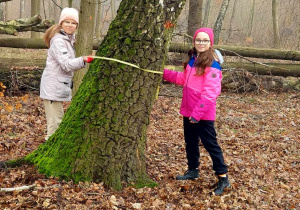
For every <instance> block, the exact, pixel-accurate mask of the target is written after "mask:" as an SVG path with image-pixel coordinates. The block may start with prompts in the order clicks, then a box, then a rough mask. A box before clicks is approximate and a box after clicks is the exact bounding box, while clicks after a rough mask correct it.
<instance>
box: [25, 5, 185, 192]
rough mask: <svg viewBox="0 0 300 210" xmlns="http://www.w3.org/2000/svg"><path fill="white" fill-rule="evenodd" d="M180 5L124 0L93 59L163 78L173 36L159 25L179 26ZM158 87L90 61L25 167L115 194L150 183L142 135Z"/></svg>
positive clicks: (139, 75) (153, 80) (153, 79)
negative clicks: (68, 101) (65, 107)
mask: <svg viewBox="0 0 300 210" xmlns="http://www.w3.org/2000/svg"><path fill="white" fill-rule="evenodd" d="M162 4H164V5H162ZM183 5H184V1H179V0H178V1H173V0H165V1H160V0H123V1H122V2H121V5H120V7H119V10H118V14H117V16H116V18H115V19H114V21H113V22H112V23H111V25H110V28H109V31H108V33H107V35H106V37H105V39H104V40H103V42H102V43H101V45H100V47H99V50H98V52H97V56H106V57H111V58H115V59H121V60H124V61H127V62H130V63H134V64H139V65H140V67H142V68H145V69H153V70H157V71H159V70H161V69H162V66H163V65H164V60H165V57H166V54H167V52H168V44H169V41H170V39H171V35H172V32H173V29H174V28H173V27H167V28H164V25H166V23H167V22H171V25H173V24H175V23H176V19H177V16H178V15H179V13H180V11H181V10H182V7H183ZM170 11H172V12H170ZM160 81H161V75H160V74H153V73H148V72H144V71H141V70H139V69H136V68H133V67H132V66H128V65H124V64H119V63H116V62H109V61H105V60H100V59H97V60H95V61H94V63H93V64H92V65H90V68H89V71H88V72H87V74H86V75H85V77H84V79H83V82H82V84H81V86H80V88H79V90H78V92H77V94H76V95H75V97H74V98H73V100H72V103H71V105H70V107H69V109H68V110H67V112H66V113H65V116H64V118H63V121H62V123H61V124H60V126H59V128H58V130H57V131H56V132H55V133H54V134H53V135H52V136H51V137H50V139H49V140H48V141H47V142H46V143H45V144H43V145H41V146H40V147H39V148H38V149H37V150H36V151H34V152H33V153H32V154H30V155H29V156H27V158H26V159H27V160H28V161H31V162H33V163H35V165H36V166H38V167H39V169H40V171H41V172H42V173H45V174H47V175H54V176H59V177H61V178H65V179H73V180H75V181H83V180H87V181H94V182H104V183H105V184H106V185H108V186H111V187H113V188H115V189H121V188H122V182H124V183H135V184H142V185H145V184H146V183H149V182H150V179H149V178H148V175H147V173H146V166H145V146H146V130H147V125H148V124H149V115H150V112H151V107H152V104H153V101H154V98H155V95H156V90H157V87H158V84H159V82H160Z"/></svg>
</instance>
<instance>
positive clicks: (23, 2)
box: [20, 0, 25, 19]
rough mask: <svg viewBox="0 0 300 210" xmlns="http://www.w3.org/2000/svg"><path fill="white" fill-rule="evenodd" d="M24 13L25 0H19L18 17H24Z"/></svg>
mask: <svg viewBox="0 0 300 210" xmlns="http://www.w3.org/2000/svg"><path fill="white" fill-rule="evenodd" d="M24 13H25V0H21V1H20V19H21V18H23V17H24Z"/></svg>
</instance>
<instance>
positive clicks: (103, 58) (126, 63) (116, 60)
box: [89, 56, 163, 74]
mask: <svg viewBox="0 0 300 210" xmlns="http://www.w3.org/2000/svg"><path fill="white" fill-rule="evenodd" d="M89 57H92V58H96V59H101V60H108V61H115V62H118V63H122V64H125V65H128V66H132V67H134V68H137V69H140V70H142V71H146V72H150V73H154V74H163V72H161V71H154V70H149V69H142V68H141V67H139V66H137V65H135V64H132V63H128V62H126V61H121V60H118V59H115V58H107V57H100V56H89Z"/></svg>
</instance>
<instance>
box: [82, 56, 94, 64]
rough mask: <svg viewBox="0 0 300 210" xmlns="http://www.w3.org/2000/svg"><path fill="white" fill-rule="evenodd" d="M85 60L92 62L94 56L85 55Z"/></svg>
mask: <svg viewBox="0 0 300 210" xmlns="http://www.w3.org/2000/svg"><path fill="white" fill-rule="evenodd" d="M83 60H84V62H87V63H91V62H93V60H94V58H92V57H91V55H90V56H83Z"/></svg>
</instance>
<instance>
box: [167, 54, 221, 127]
mask: <svg viewBox="0 0 300 210" xmlns="http://www.w3.org/2000/svg"><path fill="white" fill-rule="evenodd" d="M194 61H195V58H194V57H192V58H191V60H190V62H189V64H188V65H187V67H186V69H185V70H184V71H183V72H176V71H172V70H168V69H164V74H163V79H164V80H167V81H169V82H171V83H175V84H177V85H183V90H182V92H183V95H182V102H181V107H180V114H182V115H183V116H185V117H193V118H194V119H195V120H197V121H199V120H215V119H216V102H217V98H218V96H219V95H220V92H221V81H222V71H221V66H220V64H219V63H218V62H217V61H214V62H213V64H212V66H211V67H207V68H206V69H205V73H204V74H203V75H201V76H196V75H195V74H196V69H195V67H193V65H194Z"/></svg>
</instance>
